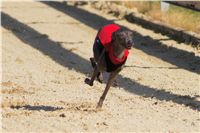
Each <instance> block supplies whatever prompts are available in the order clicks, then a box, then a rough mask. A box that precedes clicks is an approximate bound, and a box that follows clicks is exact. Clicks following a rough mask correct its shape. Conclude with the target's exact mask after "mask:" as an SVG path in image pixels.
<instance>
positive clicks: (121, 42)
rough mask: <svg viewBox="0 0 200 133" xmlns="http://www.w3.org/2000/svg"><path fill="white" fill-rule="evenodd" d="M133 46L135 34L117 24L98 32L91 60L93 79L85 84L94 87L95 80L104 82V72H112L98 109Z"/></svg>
mask: <svg viewBox="0 0 200 133" xmlns="http://www.w3.org/2000/svg"><path fill="white" fill-rule="evenodd" d="M132 45H133V33H132V32H131V31H130V30H127V29H122V28H121V27H120V26H118V25H116V24H108V25H105V26H103V27H102V28H101V29H100V30H99V31H98V34H97V36H96V39H95V41H94V45H93V54H94V57H92V58H90V62H91V65H92V66H93V68H94V71H93V74H92V77H91V79H89V78H86V79H85V83H86V84H89V85H90V86H93V82H94V80H95V78H97V79H98V81H99V82H101V83H102V82H103V75H102V72H110V75H109V79H108V81H107V84H106V88H105V90H104V92H103V94H102V96H101V97H100V99H99V102H98V104H97V109H100V108H102V105H103V101H104V99H105V97H106V94H107V92H108V90H109V88H110V86H111V85H112V83H113V82H114V80H115V77H116V76H117V74H118V73H119V72H120V71H121V70H122V68H123V66H124V64H125V62H126V59H127V57H128V54H129V51H128V50H130V49H131V48H132Z"/></svg>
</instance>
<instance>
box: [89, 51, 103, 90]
mask: <svg viewBox="0 0 200 133" xmlns="http://www.w3.org/2000/svg"><path fill="white" fill-rule="evenodd" d="M104 53H105V48H104V49H103V51H102V53H101V55H100V57H99V58H98V61H97V65H96V66H95V68H94V71H93V74H92V78H91V80H90V79H88V78H86V79H85V83H86V84H89V85H90V86H93V82H94V80H95V78H96V77H97V74H98V73H99V72H100V67H99V64H100V63H101V60H102V59H103V55H104Z"/></svg>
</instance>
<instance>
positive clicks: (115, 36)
mask: <svg viewBox="0 0 200 133" xmlns="http://www.w3.org/2000/svg"><path fill="white" fill-rule="evenodd" d="M125 36H126V35H125V34H124V30H123V29H119V30H117V31H115V32H114V33H113V34H112V41H120V42H121V41H122V40H123V38H125Z"/></svg>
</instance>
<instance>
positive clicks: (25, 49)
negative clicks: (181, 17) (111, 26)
mask: <svg viewBox="0 0 200 133" xmlns="http://www.w3.org/2000/svg"><path fill="white" fill-rule="evenodd" d="M2 10H3V12H2V38H3V39H2V44H3V45H2V51H3V58H2V60H3V61H2V62H3V81H2V91H1V93H2V105H1V108H2V118H3V119H2V127H3V132H9V131H10V132H14V131H19V132H30V131H35V132H44V131H45V132H51V131H53V132H58V131H60V132H69V131H87V132H89V131H137V132H139V131H152V132H155V131H162V132H199V126H200V118H199V111H200V100H199V97H200V93H199V89H200V88H199V73H200V67H199V66H200V64H199V61H200V56H199V53H198V51H196V50H195V49H194V48H192V47H190V46H187V45H185V44H179V43H177V42H176V41H173V40H171V39H170V38H168V37H167V36H163V35H161V34H159V33H154V32H153V31H151V30H146V29H144V28H142V27H140V26H138V25H135V24H130V23H128V22H126V21H125V20H123V19H122V20H120V19H117V18H114V17H112V16H108V15H106V14H104V13H103V12H100V11H97V10H94V9H92V8H91V7H90V6H83V7H79V8H77V7H73V6H70V5H64V4H60V3H49V2H45V3H40V2H17V3H14V2H11V3H8V2H4V3H3V5H2ZM110 22H115V23H117V24H120V25H122V26H125V27H128V28H130V29H131V30H133V31H135V34H134V35H135V43H136V45H135V46H134V48H133V49H132V50H131V52H130V58H129V59H128V61H127V64H126V68H125V69H124V70H123V71H122V72H121V73H120V75H119V76H118V79H117V80H118V82H119V84H120V86H119V87H112V88H111V90H110V91H109V93H108V95H107V98H106V100H105V104H104V106H103V109H102V111H96V110H95V107H96V103H97V101H98V99H99V97H100V96H101V94H102V92H103V89H104V87H105V84H99V83H98V82H95V84H94V86H93V87H90V86H88V85H86V84H84V79H85V77H87V76H88V75H89V74H90V72H91V70H92V68H91V66H90V63H89V61H88V59H89V57H90V56H91V55H92V51H91V49H92V43H93V40H94V37H95V35H96V33H97V30H98V28H100V27H101V26H102V25H104V24H107V23H110ZM105 76H107V75H105Z"/></svg>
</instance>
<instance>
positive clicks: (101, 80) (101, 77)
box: [90, 57, 103, 83]
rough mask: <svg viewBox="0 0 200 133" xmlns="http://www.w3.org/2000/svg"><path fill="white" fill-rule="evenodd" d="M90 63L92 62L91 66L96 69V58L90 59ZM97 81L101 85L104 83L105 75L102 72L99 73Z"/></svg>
mask: <svg viewBox="0 0 200 133" xmlns="http://www.w3.org/2000/svg"><path fill="white" fill-rule="evenodd" d="M90 62H91V65H92V67H93V68H95V67H96V66H97V63H96V61H95V59H94V58H92V57H91V58H90ZM97 80H98V81H99V82H100V83H103V74H102V72H98V74H97Z"/></svg>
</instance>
